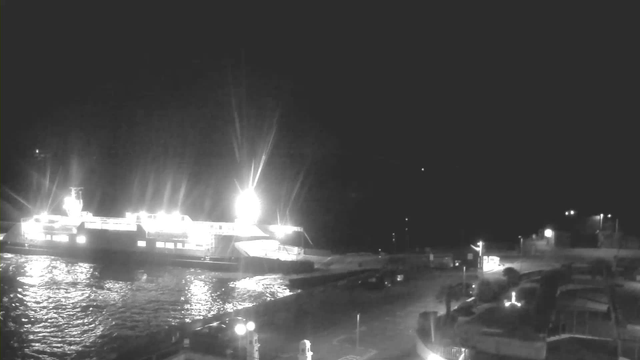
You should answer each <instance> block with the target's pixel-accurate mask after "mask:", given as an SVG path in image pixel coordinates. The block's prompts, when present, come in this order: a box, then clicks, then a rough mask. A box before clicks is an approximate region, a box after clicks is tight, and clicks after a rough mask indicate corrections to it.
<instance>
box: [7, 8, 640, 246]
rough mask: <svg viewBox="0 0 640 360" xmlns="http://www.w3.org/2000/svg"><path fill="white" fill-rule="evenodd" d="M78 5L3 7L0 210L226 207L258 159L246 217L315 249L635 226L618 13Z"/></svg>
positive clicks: (633, 97)
mask: <svg viewBox="0 0 640 360" xmlns="http://www.w3.org/2000/svg"><path fill="white" fill-rule="evenodd" d="M45 4H49V5H45ZM90 4H91V5H89V2H64V3H61V2H57V3H56V4H55V5H51V3H47V2H42V3H38V2H33V3H28V4H23V3H21V2H18V1H5V2H3V3H2V9H1V10H2V15H1V16H2V19H1V26H2V28H1V34H2V35H1V36H2V38H1V44H2V68H1V69H2V84H1V85H2V98H1V103H2V107H1V109H2V113H1V118H0V119H1V126H2V128H1V130H2V131H1V132H0V134H1V136H2V139H1V146H2V151H1V154H0V155H1V160H0V166H1V172H0V177H1V184H2V189H1V190H2V191H1V193H0V194H1V199H2V203H1V206H0V213H1V215H0V216H1V219H0V220H3V221H11V220H16V219H19V218H20V217H21V216H27V215H29V214H30V212H31V210H30V209H29V207H28V206H26V205H23V204H22V203H21V202H20V201H19V200H18V198H20V199H22V200H24V202H25V203H27V204H29V206H31V207H32V209H33V211H36V212H40V211H44V210H46V209H47V207H48V208H49V211H50V212H59V211H60V205H59V203H57V205H56V201H59V200H60V199H61V198H62V197H63V196H64V193H65V191H66V190H67V188H68V186H83V187H84V188H85V192H84V197H85V203H86V206H85V208H86V209H87V210H89V211H92V212H94V214H100V215H107V216H122V215H123V214H124V212H125V211H137V210H143V209H144V210H147V211H150V212H153V211H158V210H161V209H166V210H167V211H173V210H176V209H179V210H180V211H182V212H183V213H186V214H189V215H191V216H192V217H193V218H194V219H199V220H217V221H231V220H232V219H233V213H232V211H231V210H232V204H233V198H234V196H235V195H236V194H237V193H238V186H240V187H246V186H247V184H248V181H249V178H250V173H251V164H252V163H254V164H255V167H254V169H257V168H258V167H259V164H260V162H261V159H262V156H263V154H268V156H267V157H266V161H265V162H264V166H263V170H262V171H261V173H260V177H259V179H258V182H257V185H256V192H257V193H258V195H259V196H260V197H261V199H262V201H263V203H264V209H263V212H264V216H263V220H264V221H265V222H275V221H277V220H278V216H279V217H280V220H281V221H285V222H291V223H295V224H298V225H301V226H304V227H305V229H307V231H308V233H309V235H310V237H311V239H312V240H313V241H314V242H316V243H317V245H318V246H320V247H329V248H332V249H335V250H358V249H361V250H372V249H377V248H378V247H382V248H385V249H387V250H388V249H390V246H391V241H390V240H391V233H392V232H396V233H398V238H399V239H401V241H403V240H402V239H403V236H404V229H405V218H406V217H408V218H409V222H408V227H409V234H410V241H411V244H412V246H420V247H424V246H434V247H435V246H444V245H452V244H466V243H470V242H471V241H473V240H475V239H477V238H479V237H482V238H483V239H487V240H489V241H493V242H513V243H516V242H517V236H518V235H524V234H531V233H533V232H535V231H536V230H537V229H538V228H540V227H542V226H545V225H546V224H548V223H550V222H554V221H557V220H560V219H561V218H562V216H563V214H564V211H565V210H568V209H575V210H577V211H578V213H579V214H584V215H591V214H596V213H600V212H607V213H609V212H610V213H614V214H616V215H617V216H619V217H620V219H621V227H622V230H623V231H626V232H629V233H638V232H639V231H638V230H640V229H638V225H637V224H636V222H637V219H638V216H640V210H639V207H638V200H639V196H638V195H640V194H639V191H638V188H639V186H640V185H639V184H640V181H639V180H640V167H639V166H638V165H639V164H640V162H639V161H638V155H639V154H640V136H639V135H638V134H640V132H639V131H640V130H638V129H640V128H638V129H634V125H635V123H637V121H638V119H639V117H638V99H639V97H638V77H637V68H638V65H637V64H639V63H640V61H638V58H637V56H636V52H637V51H636V49H635V48H636V47H637V44H638V43H639V42H638V40H639V39H638V38H637V37H636V36H635V34H637V33H638V32H637V31H636V30H637V28H635V27H632V26H631V24H632V22H631V21H629V20H630V19H626V18H625V16H623V14H625V13H627V12H626V11H623V10H624V9H617V10H616V11H615V12H610V13H609V12H606V11H599V9H595V8H588V9H587V8H585V9H578V8H572V9H553V11H551V10H550V11H549V12H541V13H537V14H534V13H533V12H531V11H522V10H523V9H510V10H505V9H501V10H500V11H490V10H489V9H482V11H480V10H477V9H455V10H454V9H447V11H446V12H443V10H441V9H439V10H438V11H436V10H434V9H421V10H418V9H417V8H416V9H409V8H400V7H398V8H397V9H393V8H364V7H358V8H356V7H353V8H350V9H348V8H346V7H337V8H331V7H330V6H329V5H324V4H323V5H322V6H321V5H320V4H319V3H318V4H316V5H315V6H310V5H309V6H306V7H299V8H293V7H291V6H286V7H285V6H276V5H273V4H271V3H270V4H269V5H268V6H263V7H256V6H249V5H246V4H245V5H246V6H240V5H234V6H221V5H219V4H218V2H216V4H218V5H217V6H216V7H211V6H210V7H206V8H205V7H201V8H196V7H186V6H184V5H183V4H182V2H174V3H173V4H172V5H170V6H164V5H158V4H157V3H156V2H148V3H147V2H145V3H135V4H134V3H128V2H123V3H115V2H109V3H102V4H103V5H101V6H97V5H96V3H94V2H91V3H90ZM336 4H337V3H336ZM363 4H364V3H363ZM280 5H284V4H280ZM507 13H508V14H509V15H508V16H507ZM236 118H237V119H239V120H238V121H236V120H235V119H236ZM636 127H637V126H636ZM35 149H38V150H39V151H40V152H41V154H44V155H47V156H46V157H44V158H42V159H40V160H38V159H36V158H35V157H34V152H35ZM267 149H268V150H269V151H268V152H267ZM423 168H424V171H423V170H422V169H423ZM254 173H255V171H254ZM50 199H52V200H51V201H50ZM403 243H404V242H403Z"/></svg>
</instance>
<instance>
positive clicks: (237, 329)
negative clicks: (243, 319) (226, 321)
mask: <svg viewBox="0 0 640 360" xmlns="http://www.w3.org/2000/svg"><path fill="white" fill-rule="evenodd" d="M233 330H234V331H235V332H236V334H238V335H244V334H246V333H247V327H246V326H244V324H238V325H236V327H235V328H233Z"/></svg>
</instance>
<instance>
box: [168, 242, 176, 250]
mask: <svg viewBox="0 0 640 360" xmlns="http://www.w3.org/2000/svg"><path fill="white" fill-rule="evenodd" d="M174 247H175V243H172V242H168V243H167V249H173V248H174Z"/></svg>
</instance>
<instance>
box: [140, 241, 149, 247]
mask: <svg viewBox="0 0 640 360" xmlns="http://www.w3.org/2000/svg"><path fill="white" fill-rule="evenodd" d="M138 246H147V242H146V241H138Z"/></svg>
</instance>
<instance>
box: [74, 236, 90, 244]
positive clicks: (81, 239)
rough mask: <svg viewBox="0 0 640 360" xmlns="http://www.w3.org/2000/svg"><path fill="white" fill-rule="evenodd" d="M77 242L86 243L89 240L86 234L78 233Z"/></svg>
mask: <svg viewBox="0 0 640 360" xmlns="http://www.w3.org/2000/svg"><path fill="white" fill-rule="evenodd" d="M76 242H77V243H78V244H84V243H86V242H87V238H86V237H85V236H84V235H78V236H77V237H76Z"/></svg>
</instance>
